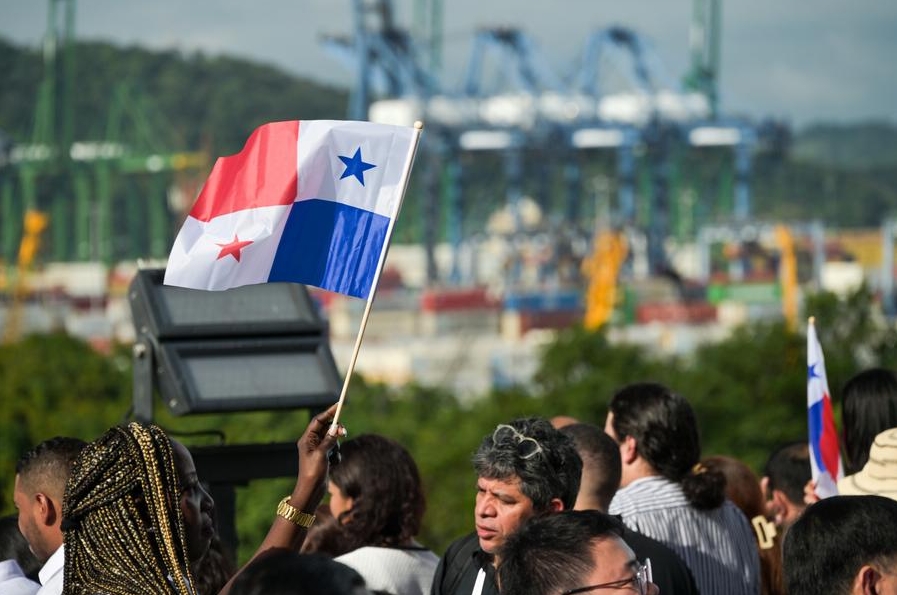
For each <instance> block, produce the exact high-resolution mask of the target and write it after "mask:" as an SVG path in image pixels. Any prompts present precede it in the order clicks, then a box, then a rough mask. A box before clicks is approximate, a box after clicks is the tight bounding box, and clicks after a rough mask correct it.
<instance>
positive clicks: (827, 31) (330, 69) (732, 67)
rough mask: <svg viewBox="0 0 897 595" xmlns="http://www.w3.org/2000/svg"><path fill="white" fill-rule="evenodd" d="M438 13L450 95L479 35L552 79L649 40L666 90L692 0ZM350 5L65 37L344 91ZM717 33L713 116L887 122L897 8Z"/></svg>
mask: <svg viewBox="0 0 897 595" xmlns="http://www.w3.org/2000/svg"><path fill="white" fill-rule="evenodd" d="M49 1H50V0H0V36H3V37H5V38H6V39H7V40H11V41H12V42H13V43H15V44H17V45H27V46H31V47H38V46H39V45H40V41H41V38H42V36H43V34H44V31H45V30H46V26H47V12H48V4H49ZM359 1H362V0H359ZM368 1H369V0H368ZM413 4H414V1H413V0H393V7H394V11H395V18H396V21H397V22H398V24H399V25H400V26H403V27H406V28H410V27H411V23H412V12H413ZM441 4H442V6H443V35H444V39H445V45H444V49H443V61H444V63H445V66H444V69H443V72H442V74H441V76H440V79H441V80H442V81H443V84H444V86H445V87H446V88H449V89H455V88H458V87H459V86H460V82H461V80H462V79H463V74H464V70H465V69H466V65H467V62H468V60H469V57H470V54H471V48H472V40H473V36H474V33H475V31H476V30H477V29H478V28H482V27H496V26H510V27H517V28H519V29H521V30H522V31H524V32H525V33H527V34H528V35H529V36H530V37H531V38H532V39H533V40H534V41H535V42H536V44H537V47H538V49H539V51H540V52H541V53H542V54H543V55H544V57H545V60H546V62H547V63H548V64H549V65H550V66H551V67H552V68H553V69H554V70H555V71H556V72H558V73H566V72H569V71H571V70H572V69H573V67H574V64H576V62H577V60H578V59H579V58H580V56H581V54H582V51H583V49H584V47H585V44H586V39H587V38H588V36H589V35H590V34H591V33H592V32H594V31H597V30H599V29H602V28H605V27H608V26H611V25H621V26H625V27H627V28H630V29H632V30H634V31H636V32H638V33H639V34H640V35H641V36H643V37H645V38H647V39H648V40H649V41H650V42H651V43H652V44H653V47H654V49H655V51H656V52H657V55H658V56H659V58H660V62H661V63H662V64H663V66H664V70H665V71H666V73H667V74H668V76H669V77H670V78H671V79H672V80H674V81H678V80H681V77H682V76H683V75H684V73H685V72H686V71H687V69H688V64H689V46H688V40H689V28H690V21H691V15H692V3H691V1H689V0H553V1H552V2H528V1H526V0H442V1H441ZM353 6H354V2H353V1H351V0H302V1H300V0H293V1H288V0H251V1H247V0H152V1H143V2H133V1H127V0H78V1H77V15H76V19H75V31H76V36H77V37H78V38H82V39H90V40H103V41H109V42H112V43H115V44H117V45H135V44H136V45H141V46H145V47H148V48H152V49H179V50H182V51H184V52H188V53H189V52H193V51H197V50H201V51H203V52H205V53H207V54H211V55H216V54H228V55H232V56H238V57H243V58H246V59H250V60H254V61H258V62H262V63H268V64H273V65H276V66H278V67H280V68H282V69H283V70H285V71H288V72H291V73H295V74H298V75H302V76H306V77H309V78H311V79H313V80H316V81H319V82H324V83H330V84H335V85H340V86H345V87H348V86H349V85H350V84H351V83H352V81H353V75H352V73H351V72H350V71H349V70H348V69H347V68H346V67H345V66H344V65H343V64H342V63H341V62H339V61H338V60H337V59H336V58H335V57H333V56H332V55H331V54H329V53H328V52H327V51H326V50H325V49H324V48H323V46H322V45H321V44H320V42H319V39H320V36H321V35H324V34H335V35H346V36H350V35H351V34H352V26H353ZM721 32H722V43H721V69H720V70H721V72H720V82H719V93H720V110H721V112H722V113H723V114H728V115H739V116H748V117H751V118H754V119H758V120H759V119H765V118H775V119H779V120H783V121H785V122H788V123H790V124H791V125H792V126H795V127H798V128H799V127H803V126H806V125H808V124H812V123H815V122H820V121H825V122H829V123H855V122H862V121H867V120H889V121H891V122H894V123H897V68H895V66H894V62H895V60H897V1H894V0H853V1H852V2H844V0H722V21H721ZM0 92H4V90H2V89H0ZM297 117H301V115H297Z"/></svg>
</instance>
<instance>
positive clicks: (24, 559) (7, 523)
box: [0, 514, 41, 581]
mask: <svg viewBox="0 0 897 595" xmlns="http://www.w3.org/2000/svg"><path fill="white" fill-rule="evenodd" d="M2 560H15V561H16V562H18V563H19V568H21V569H22V572H23V573H24V574H25V576H27V577H28V578H30V579H31V580H33V581H37V580H38V578H37V573H38V571H40V569H41V563H40V561H39V560H38V559H37V558H36V557H35V556H34V554H33V553H32V552H31V548H29V547H28V540H26V539H25V536H24V535H22V532H21V531H19V516H18V515H16V514H10V515H6V516H4V517H0V561H2Z"/></svg>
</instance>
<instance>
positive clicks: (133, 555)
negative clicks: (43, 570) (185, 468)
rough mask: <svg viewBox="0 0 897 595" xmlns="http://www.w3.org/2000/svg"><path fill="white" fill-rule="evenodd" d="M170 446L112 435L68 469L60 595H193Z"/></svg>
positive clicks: (135, 428) (131, 431)
mask: <svg viewBox="0 0 897 595" xmlns="http://www.w3.org/2000/svg"><path fill="white" fill-rule="evenodd" d="M180 492H181V488H180V483H179V481H178V476H177V471H176V469H175V466H174V458H173V456H172V450H171V442H170V441H169V439H168V436H166V435H165V433H164V432H163V431H162V430H161V429H160V428H158V427H157V426H154V425H147V426H143V425H140V424H138V423H131V424H129V425H128V426H126V427H115V428H112V429H110V430H108V431H107V432H106V433H105V434H104V435H103V436H101V437H100V438H99V439H97V440H96V441H94V442H92V443H90V444H89V445H88V446H87V447H85V449H84V451H83V452H82V453H81V456H80V457H79V458H78V459H77V460H76V461H75V464H74V466H73V468H72V473H71V475H70V477H69V480H68V483H67V484H66V490H65V498H64V502H63V509H62V516H63V532H64V537H63V539H64V544H65V571H64V572H65V574H64V591H63V593H64V594H65V595H93V594H95V593H98V592H99V593H106V594H108V595H137V594H139V595H144V594H149V595H192V593H193V588H192V585H193V577H192V576H191V574H190V565H189V558H188V556H187V545H186V537H185V531H184V520H183V518H182V514H181V510H180V506H179V499H180Z"/></svg>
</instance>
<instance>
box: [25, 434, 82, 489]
mask: <svg viewBox="0 0 897 595" xmlns="http://www.w3.org/2000/svg"><path fill="white" fill-rule="evenodd" d="M85 446H87V443H86V442H85V441H83V440H80V439H78V438H70V437H68V436H56V437H54V438H50V439H49V440H44V441H43V442H41V443H40V444H38V445H37V446H35V447H34V448H32V449H31V450H29V451H27V452H26V453H25V454H23V455H22V456H21V457H20V458H19V460H18V461H17V462H16V475H18V476H19V482H20V485H22V486H23V487H24V488H25V491H26V492H29V493H34V492H37V491H48V492H50V494H48V495H50V496H53V497H56V498H59V499H60V500H61V499H62V496H63V494H64V493H65V482H66V480H67V479H68V477H69V473H71V469H72V464H73V463H74V462H75V459H77V458H78V455H79V454H81V451H82V450H83V449H84V447H85Z"/></svg>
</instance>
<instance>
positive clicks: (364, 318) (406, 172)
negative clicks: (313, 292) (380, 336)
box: [328, 120, 424, 434]
mask: <svg viewBox="0 0 897 595" xmlns="http://www.w3.org/2000/svg"><path fill="white" fill-rule="evenodd" d="M423 128H424V124H423V122H421V121H420V120H418V121H416V122H415V123H414V144H413V147H412V149H411V151H409V152H408V158H407V159H406V160H405V166H404V169H403V171H402V181H401V191H400V192H399V199H398V200H397V201H396V205H395V211H394V212H393V214H392V216H391V217H390V219H389V226H388V227H387V228H386V240H385V241H384V243H383V250H382V252H380V260H379V261H378V262H377V268H376V271H375V272H374V281H373V283H372V284H371V291H370V293H369V294H368V297H367V302H366V303H365V305H364V312H363V313H362V315H361V325H360V326H359V328H358V335H357V336H356V337H355V347H354V348H353V349H352V357H351V358H350V359H349V366H348V367H347V368H346V378H345V379H344V380H343V389H342V390H341V391H340V395H339V401H337V404H336V412H335V413H334V414H333V422H332V423H331V424H330V429H329V430H328V431H329V432H330V433H331V434H336V433H337V431H338V424H339V416H340V413H342V411H343V404H344V403H345V401H346V393H347V392H348V390H349V381H350V380H351V379H352V372H353V371H354V370H355V362H356V361H358V353H359V351H360V350H361V341H362V339H363V338H364V329H365V328H366V327H367V324H368V317H369V316H370V315H371V306H372V305H373V303H374V295H375V294H376V293H377V284H378V283H379V281H380V273H381V272H382V271H383V263H384V262H386V253H387V252H388V251H389V241H390V239H391V238H392V232H393V229H394V228H395V225H396V219H398V214H399V209H401V208H402V202H403V201H404V200H405V192H406V191H407V190H408V180H409V179H410V178H411V166H412V165H414V157H415V155H416V154H417V147H418V144H419V143H420V134H421V132H422V131H423Z"/></svg>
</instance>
